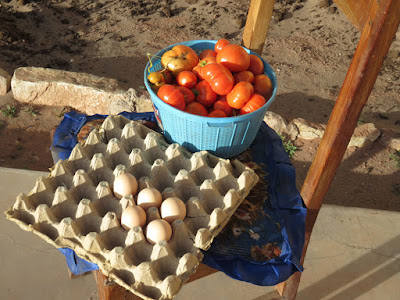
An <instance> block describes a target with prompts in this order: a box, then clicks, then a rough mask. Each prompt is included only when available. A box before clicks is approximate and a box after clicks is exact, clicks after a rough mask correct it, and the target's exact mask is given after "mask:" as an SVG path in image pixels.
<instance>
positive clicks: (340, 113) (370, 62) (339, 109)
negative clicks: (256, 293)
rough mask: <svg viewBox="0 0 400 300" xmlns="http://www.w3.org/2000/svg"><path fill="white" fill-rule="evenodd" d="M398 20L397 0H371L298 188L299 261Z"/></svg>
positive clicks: (292, 289) (293, 289)
mask: <svg viewBox="0 0 400 300" xmlns="http://www.w3.org/2000/svg"><path fill="white" fill-rule="evenodd" d="M399 23H400V1H399V0H374V2H373V5H372V8H371V11H370V13H369V16H368V19H367V22H366V24H365V26H364V29H363V31H362V33H361V38H360V41H359V43H358V46H357V49H356V51H355V54H354V57H353V60H352V62H351V64H350V68H349V70H348V72H347V75H346V78H345V80H344V83H343V85H342V89H341V91H340V94H339V96H338V99H337V101H336V104H335V106H334V108H333V110H332V114H331V116H330V118H329V121H328V125H327V128H326V130H325V134H324V136H323V137H322V140H321V144H320V146H319V147H318V150H317V153H316V156H315V158H314V160H313V162H312V164H311V167H310V170H309V172H308V174H307V177H306V179H305V182H304V184H303V188H302V190H301V195H302V197H303V199H304V202H305V204H306V206H307V208H308V211H307V217H306V236H305V244H304V248H303V255H302V258H301V262H302V263H303V262H304V258H305V253H306V251H307V247H308V243H309V241H310V236H311V232H312V228H313V226H314V224H315V221H316V219H317V216H318V212H319V209H320V207H321V205H322V201H323V199H324V197H325V195H326V193H327V192H328V189H329V186H330V184H331V182H332V179H333V177H334V175H335V173H336V170H337V168H338V167H339V165H340V163H341V161H342V159H343V155H344V153H345V151H346V148H347V145H348V143H349V140H350V138H351V136H352V134H353V131H354V128H355V126H356V124H357V120H358V118H359V116H360V114H361V111H362V109H363V108H364V105H365V103H366V102H367V100H368V97H369V95H370V93H371V91H372V88H373V86H374V83H375V81H376V78H377V76H378V74H379V71H380V69H381V67H382V63H383V60H384V58H385V56H386V54H387V52H388V50H389V48H390V45H391V44H392V42H393V39H394V37H395V35H396V32H397V28H398V26H399ZM300 278H301V273H300V272H297V273H295V274H294V275H293V276H292V277H290V278H289V279H288V280H287V282H286V288H285V289H284V293H283V296H284V297H285V299H289V300H291V299H295V298H296V294H297V289H298V286H299V283H300ZM283 285H284V284H283ZM281 287H282V285H281Z"/></svg>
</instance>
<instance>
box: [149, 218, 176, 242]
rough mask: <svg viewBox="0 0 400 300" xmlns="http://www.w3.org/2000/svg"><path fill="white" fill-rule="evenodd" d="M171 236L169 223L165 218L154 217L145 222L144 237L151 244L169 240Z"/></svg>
mask: <svg viewBox="0 0 400 300" xmlns="http://www.w3.org/2000/svg"><path fill="white" fill-rule="evenodd" d="M171 236H172V228H171V225H169V223H168V222H167V221H165V220H162V219H156V220H153V221H151V222H150V223H149V224H147V227H146V238H147V241H148V242H149V243H151V244H157V243H158V242H161V241H167V242H168V241H169V240H170V238H171Z"/></svg>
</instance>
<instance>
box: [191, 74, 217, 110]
mask: <svg viewBox="0 0 400 300" xmlns="http://www.w3.org/2000/svg"><path fill="white" fill-rule="evenodd" d="M195 90H196V91H197V92H198V95H197V97H196V100H197V101H198V102H200V103H201V104H203V105H204V106H205V107H211V106H212V105H213V104H214V102H215V100H217V94H216V93H215V92H214V91H213V90H212V88H211V86H210V84H209V83H208V82H207V81H205V80H202V81H200V82H199V83H198V84H197V85H196V87H195Z"/></svg>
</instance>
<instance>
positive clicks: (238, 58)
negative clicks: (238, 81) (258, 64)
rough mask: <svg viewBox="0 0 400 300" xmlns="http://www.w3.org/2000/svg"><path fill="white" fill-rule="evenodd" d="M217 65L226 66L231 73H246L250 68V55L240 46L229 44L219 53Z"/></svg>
mask: <svg viewBox="0 0 400 300" xmlns="http://www.w3.org/2000/svg"><path fill="white" fill-rule="evenodd" d="M217 63H219V64H222V65H224V66H225V67H227V68H228V69H229V70H230V71H231V72H240V71H245V70H247V69H248V68H249V66H250V54H248V53H247V52H246V50H244V48H243V47H241V46H239V45H235V44H229V45H226V46H225V47H224V48H222V50H221V51H219V52H217Z"/></svg>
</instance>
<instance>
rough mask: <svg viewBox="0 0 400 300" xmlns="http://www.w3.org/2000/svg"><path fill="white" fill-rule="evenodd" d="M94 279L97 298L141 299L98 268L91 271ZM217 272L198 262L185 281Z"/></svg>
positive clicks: (101, 299)
mask: <svg viewBox="0 0 400 300" xmlns="http://www.w3.org/2000/svg"><path fill="white" fill-rule="evenodd" d="M92 272H93V276H94V279H95V281H96V284H97V289H98V291H99V300H122V299H124V300H139V299H142V298H140V297H139V296H136V295H134V294H132V293H131V292H130V291H128V290H126V289H125V288H123V287H122V286H120V285H118V284H116V283H115V282H113V281H110V280H109V279H108V278H107V277H106V276H104V275H103V273H101V271H99V270H95V271H92ZM215 272H218V270H215V269H213V268H210V267H209V266H207V265H205V264H200V265H199V267H198V268H197V271H196V272H195V273H194V274H192V275H191V276H190V277H189V279H188V281H187V282H186V283H189V282H191V281H194V280H197V279H200V278H203V277H205V276H208V275H210V274H213V273H215Z"/></svg>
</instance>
